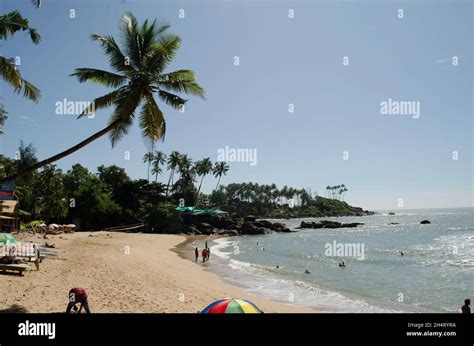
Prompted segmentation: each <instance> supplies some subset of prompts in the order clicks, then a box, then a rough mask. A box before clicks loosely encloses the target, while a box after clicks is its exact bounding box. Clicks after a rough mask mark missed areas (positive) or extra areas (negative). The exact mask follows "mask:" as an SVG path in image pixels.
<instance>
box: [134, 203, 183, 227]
mask: <svg viewBox="0 0 474 346" xmlns="http://www.w3.org/2000/svg"><path fill="white" fill-rule="evenodd" d="M142 213H143V215H144V218H143V220H144V223H145V226H146V229H147V231H149V232H153V233H177V232H180V231H181V230H182V226H183V220H182V218H181V213H180V212H179V211H177V210H176V206H175V205H172V204H158V205H154V204H151V203H147V204H145V205H144V207H143V210H142Z"/></svg>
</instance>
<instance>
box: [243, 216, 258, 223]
mask: <svg viewBox="0 0 474 346" xmlns="http://www.w3.org/2000/svg"><path fill="white" fill-rule="evenodd" d="M255 220H256V218H255V216H253V215H246V216H244V221H249V222H253V221H255Z"/></svg>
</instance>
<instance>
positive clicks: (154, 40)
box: [0, 13, 204, 182]
mask: <svg viewBox="0 0 474 346" xmlns="http://www.w3.org/2000/svg"><path fill="white" fill-rule="evenodd" d="M168 28H169V26H167V25H161V26H159V25H158V24H157V22H156V20H155V21H153V22H151V23H150V22H149V21H148V20H145V22H144V23H143V24H142V25H141V26H139V24H138V22H137V19H136V18H135V17H134V16H133V15H132V14H131V13H126V14H125V16H124V18H123V21H122V24H121V26H120V33H121V42H120V44H118V43H117V42H116V41H115V39H114V38H113V37H112V36H103V35H97V34H94V35H92V39H93V40H95V41H98V42H99V43H100V45H101V46H102V48H103V49H104V51H105V54H106V55H107V57H108V59H109V63H110V65H111V67H112V69H113V70H114V72H109V71H104V70H99V69H95V68H78V69H76V72H74V73H73V74H72V76H75V77H77V78H78V79H79V81H80V82H86V81H88V82H92V83H97V84H101V85H104V86H107V87H112V88H115V90H113V91H112V92H110V93H108V94H106V95H104V96H101V97H98V98H96V99H95V100H94V102H93V103H92V104H91V105H90V107H86V109H85V110H84V112H83V113H82V114H81V115H80V116H79V118H81V117H82V116H84V115H86V114H89V113H90V112H91V111H92V109H95V110H98V109H103V108H108V107H110V106H113V108H114V110H113V112H112V115H111V116H110V118H109V121H108V125H107V126H106V127H105V128H104V129H102V130H100V131H98V132H96V133H95V134H93V135H92V136H90V137H88V138H86V139H85V140H83V141H82V142H80V143H79V144H76V145H75V146H73V147H71V148H69V149H67V150H65V151H63V152H61V153H59V154H57V155H54V156H52V157H50V158H48V159H46V160H43V161H40V162H38V163H37V164H35V165H33V166H31V167H29V168H28V169H26V170H24V171H21V172H18V173H16V174H14V175H12V176H9V177H6V178H3V179H0V182H1V181H5V180H10V179H15V178H18V177H19V176H22V175H24V174H26V173H28V172H29V171H32V170H35V169H38V168H40V167H42V166H45V165H47V164H50V163H51V162H54V161H57V160H59V159H61V158H63V157H65V156H67V155H70V154H72V153H74V152H75V151H77V150H79V149H81V148H83V147H84V146H86V145H87V144H89V143H91V142H93V141H94V140H96V139H97V138H100V137H102V136H103V135H105V134H108V135H109V137H110V140H111V143H112V147H114V146H115V145H116V144H117V143H118V141H119V140H120V139H121V138H122V137H123V136H124V135H126V134H127V133H128V130H129V129H130V127H131V126H132V124H133V122H134V120H135V117H136V115H137V113H139V115H138V118H139V119H138V121H139V126H140V128H141V130H142V135H143V136H144V137H145V138H148V139H150V140H152V141H153V142H154V141H158V140H160V139H161V140H164V138H165V132H166V123H165V118H164V116H163V112H162V111H161V109H160V107H158V104H157V103H156V101H155V98H154V96H155V95H157V96H158V98H159V99H160V100H161V101H162V102H164V103H165V104H167V105H169V106H171V107H173V108H175V109H179V108H181V106H182V105H183V104H185V103H186V101H187V100H185V99H183V98H181V97H180V96H178V95H176V94H174V92H177V93H186V94H191V95H195V96H199V97H201V98H204V89H203V88H202V87H201V86H200V85H199V84H198V83H197V80H196V77H195V75H194V72H193V71H191V70H177V71H174V72H169V73H166V72H165V70H166V68H167V67H168V66H169V64H170V63H171V61H172V60H173V58H174V57H175V55H176V52H177V50H178V48H179V47H180V44H181V40H180V38H179V37H178V36H176V35H173V34H169V33H167V32H166V31H167V29H168ZM139 108H140V111H138V109H139Z"/></svg>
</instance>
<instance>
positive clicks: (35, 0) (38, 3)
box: [31, 0, 41, 8]
mask: <svg viewBox="0 0 474 346" xmlns="http://www.w3.org/2000/svg"><path fill="white" fill-rule="evenodd" d="M31 3H32V4H33V5H35V6H36V7H37V8H40V6H41V0H31Z"/></svg>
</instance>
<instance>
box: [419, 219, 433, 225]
mask: <svg viewBox="0 0 474 346" xmlns="http://www.w3.org/2000/svg"><path fill="white" fill-rule="evenodd" d="M430 223H431V222H430V221H429V220H423V221H421V222H420V224H422V225H427V224H430Z"/></svg>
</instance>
